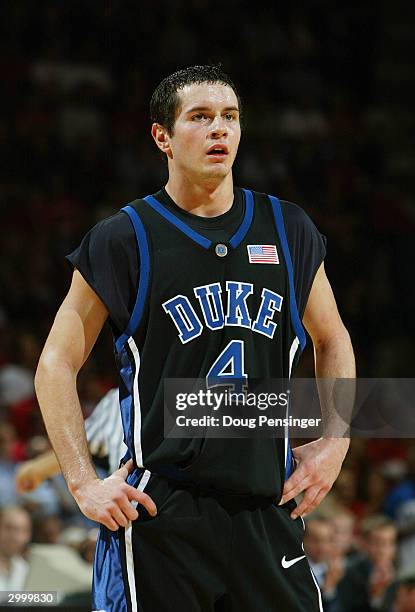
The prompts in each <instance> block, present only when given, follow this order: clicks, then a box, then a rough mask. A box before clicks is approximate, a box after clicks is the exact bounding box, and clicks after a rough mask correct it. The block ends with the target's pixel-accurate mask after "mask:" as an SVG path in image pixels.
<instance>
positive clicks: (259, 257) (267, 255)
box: [247, 244, 280, 264]
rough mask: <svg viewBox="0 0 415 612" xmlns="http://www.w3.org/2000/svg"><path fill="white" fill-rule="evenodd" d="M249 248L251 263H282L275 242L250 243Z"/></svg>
mask: <svg viewBox="0 0 415 612" xmlns="http://www.w3.org/2000/svg"><path fill="white" fill-rule="evenodd" d="M247 249H248V259H249V263H253V264H255V263H265V264H278V263H280V260H279V259H278V253H277V247H276V246H275V244H248V246H247Z"/></svg>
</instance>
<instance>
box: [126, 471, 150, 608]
mask: <svg viewBox="0 0 415 612" xmlns="http://www.w3.org/2000/svg"><path fill="white" fill-rule="evenodd" d="M150 476H151V472H149V471H148V470H145V471H144V473H143V475H142V476H141V479H140V482H139V484H138V487H137V490H138V491H144V489H145V487H146V486H147V483H148V481H149V480H150ZM131 504H132V505H133V506H134V508H135V507H136V506H137V502H136V501H132V502H131ZM125 560H126V565H127V579H128V586H129V589H130V599H131V610H132V612H138V605H137V589H136V586H135V573H134V555H133V523H132V521H129V522H128V525H127V527H126V528H125Z"/></svg>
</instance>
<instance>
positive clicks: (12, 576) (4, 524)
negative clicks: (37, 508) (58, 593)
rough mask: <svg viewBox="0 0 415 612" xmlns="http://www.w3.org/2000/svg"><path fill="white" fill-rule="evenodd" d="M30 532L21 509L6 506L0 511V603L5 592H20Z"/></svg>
mask: <svg viewBox="0 0 415 612" xmlns="http://www.w3.org/2000/svg"><path fill="white" fill-rule="evenodd" d="M31 531H32V524H31V519H30V516H29V514H28V512H26V510H24V509H23V508H19V507H18V506H7V507H5V508H2V509H1V510H0V601H1V593H2V592H3V600H4V599H5V597H6V596H7V591H8V590H9V591H13V590H14V591H19V590H22V589H23V587H24V584H25V579H26V575H27V572H28V565H27V562H26V561H25V559H24V554H25V552H26V547H27V545H28V543H29V541H30V537H31Z"/></svg>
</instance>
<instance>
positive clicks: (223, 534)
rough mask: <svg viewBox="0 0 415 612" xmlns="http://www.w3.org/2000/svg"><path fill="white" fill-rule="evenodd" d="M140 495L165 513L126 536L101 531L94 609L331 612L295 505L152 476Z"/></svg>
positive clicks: (124, 611) (116, 611)
mask: <svg viewBox="0 0 415 612" xmlns="http://www.w3.org/2000/svg"><path fill="white" fill-rule="evenodd" d="M144 481H146V482H144ZM130 484H133V483H132V482H131V483H130ZM138 488H140V489H142V490H145V492H146V493H148V495H150V497H152V499H153V500H154V502H155V503H156V505H157V508H158V514H157V516H156V517H154V518H153V517H150V516H148V514H147V513H146V512H145V511H144V512H143V511H141V512H140V517H139V518H138V519H137V520H136V521H134V522H132V523H130V525H129V526H128V527H127V528H125V529H119V531H118V532H116V533H114V532H111V531H109V530H108V529H106V528H105V527H103V526H102V527H101V532H100V537H99V540H98V543H97V551H96V557H95V566H94V588H93V610H105V612H127V611H128V612H136V611H137V612H172V611H173V610H181V611H183V612H319V611H320V610H321V611H322V610H323V608H322V604H321V595H320V592H319V589H318V586H317V583H316V581H315V578H314V576H313V575H312V572H311V570H310V567H309V564H308V561H307V559H306V558H305V555H304V550H303V535H304V523H303V521H302V519H301V518H298V519H296V520H295V521H294V520H293V519H291V517H290V512H291V511H292V509H293V507H294V505H295V504H294V503H290V504H286V505H285V506H277V505H276V504H275V503H274V502H273V501H272V500H271V499H268V498H264V497H261V498H259V497H258V498H254V497H244V496H240V495H231V494H222V493H219V492H217V491H208V490H203V489H200V488H198V487H197V486H194V485H191V484H188V483H177V482H174V481H171V480H168V479H166V478H164V477H160V476H159V475H156V474H152V475H151V476H150V475H149V472H144V474H143V475H141V480H140V483H139V484H138ZM138 510H140V508H138Z"/></svg>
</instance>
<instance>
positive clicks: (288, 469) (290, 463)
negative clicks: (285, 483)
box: [285, 440, 294, 480]
mask: <svg viewBox="0 0 415 612" xmlns="http://www.w3.org/2000/svg"><path fill="white" fill-rule="evenodd" d="M287 444H288V449H287V461H286V463H285V480H288V479H289V477H290V476H291V474H292V473H293V472H294V465H293V463H294V462H293V452H292V450H291V444H290V441H289V440H288V441H287Z"/></svg>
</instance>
